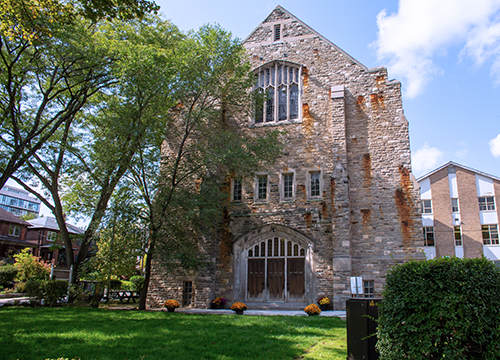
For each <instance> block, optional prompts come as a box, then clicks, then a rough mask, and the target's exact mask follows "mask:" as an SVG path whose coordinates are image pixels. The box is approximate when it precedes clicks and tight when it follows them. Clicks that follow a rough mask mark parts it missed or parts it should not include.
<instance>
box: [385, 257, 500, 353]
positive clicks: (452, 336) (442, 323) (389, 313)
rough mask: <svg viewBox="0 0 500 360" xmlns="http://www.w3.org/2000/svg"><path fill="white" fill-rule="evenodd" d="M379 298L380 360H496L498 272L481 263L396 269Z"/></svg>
mask: <svg viewBox="0 0 500 360" xmlns="http://www.w3.org/2000/svg"><path fill="white" fill-rule="evenodd" d="M382 296H383V301H382V302H381V304H380V311H379V319H378V323H379V324H378V343H377V347H378V350H379V352H380V360H393V359H394V360H395V359H398V360H399V359H414V360H419V359H426V360H429V359H431V360H432V359H443V358H446V359H484V360H488V359H492V360H493V359H499V358H500V269H498V268H497V267H495V265H494V264H493V263H492V262H491V261H488V260H487V259H486V258H481V259H459V258H445V259H436V260H429V261H419V262H416V261H411V262H408V263H406V264H402V265H397V266H395V267H394V268H393V269H392V270H391V271H390V272H389V274H388V276H387V279H386V284H385V288H384V291H383V293H382Z"/></svg>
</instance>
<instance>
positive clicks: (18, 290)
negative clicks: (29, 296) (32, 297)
mask: <svg viewBox="0 0 500 360" xmlns="http://www.w3.org/2000/svg"><path fill="white" fill-rule="evenodd" d="M14 290H16V293H25V292H26V283H24V282H18V283H16V285H15V286H14Z"/></svg>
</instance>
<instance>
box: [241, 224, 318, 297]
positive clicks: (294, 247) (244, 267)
mask: <svg viewBox="0 0 500 360" xmlns="http://www.w3.org/2000/svg"><path fill="white" fill-rule="evenodd" d="M313 244H314V243H313V242H312V241H311V240H310V239H309V238H307V237H306V236H305V235H303V234H302V233H300V232H298V231H296V230H293V229H291V228H288V227H285V226H282V225H266V226H264V227H262V228H260V229H256V230H254V231H252V232H250V233H248V234H246V235H244V236H242V237H240V238H239V239H238V240H237V241H236V242H235V244H234V248H233V249H234V251H235V262H234V265H235V282H234V283H235V289H234V290H235V299H238V300H244V301H248V302H262V303H268V302H291V303H303V302H307V301H310V299H311V298H313V297H314V293H315V289H314V283H315V277H314V275H313V272H312V268H313V266H312V262H313V251H312V249H313Z"/></svg>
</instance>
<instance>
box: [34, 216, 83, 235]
mask: <svg viewBox="0 0 500 360" xmlns="http://www.w3.org/2000/svg"><path fill="white" fill-rule="evenodd" d="M29 225H30V227H29V230H34V229H47V230H53V231H59V225H58V224H57V220H56V219H55V218H54V217H52V216H44V217H39V218H36V219H33V220H30V221H29ZM66 226H67V228H68V232H69V233H70V234H83V233H85V230H82V229H80V228H79V227H76V226H74V225H71V224H68V223H66Z"/></svg>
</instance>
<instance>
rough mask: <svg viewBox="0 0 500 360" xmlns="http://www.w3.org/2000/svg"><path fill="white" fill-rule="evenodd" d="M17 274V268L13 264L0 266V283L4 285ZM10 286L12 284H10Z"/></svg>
mask: <svg viewBox="0 0 500 360" xmlns="http://www.w3.org/2000/svg"><path fill="white" fill-rule="evenodd" d="M16 275H17V268H16V267H15V266H13V265H4V266H0V285H1V286H3V287H6V286H8V285H9V283H10V282H12V281H14V278H15V277H16ZM11 286H12V285H11Z"/></svg>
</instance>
